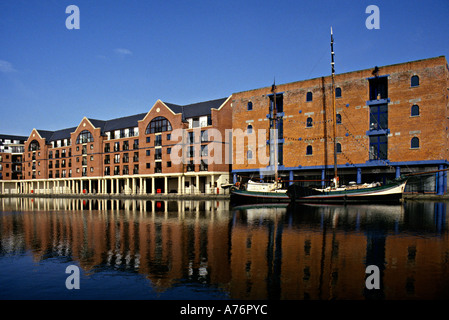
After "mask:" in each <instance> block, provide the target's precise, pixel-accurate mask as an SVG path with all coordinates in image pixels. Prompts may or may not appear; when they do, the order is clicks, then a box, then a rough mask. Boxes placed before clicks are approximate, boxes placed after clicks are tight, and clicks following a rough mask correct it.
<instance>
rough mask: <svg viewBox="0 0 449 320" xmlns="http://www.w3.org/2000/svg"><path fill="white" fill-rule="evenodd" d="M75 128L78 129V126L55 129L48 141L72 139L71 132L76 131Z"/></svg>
mask: <svg viewBox="0 0 449 320" xmlns="http://www.w3.org/2000/svg"><path fill="white" fill-rule="evenodd" d="M75 130H76V127H73V128H67V129H62V130H57V131H54V132H53V135H52V136H51V137H50V139H47V142H49V141H55V140H64V139H70V134H71V133H72V132H74V131H75Z"/></svg>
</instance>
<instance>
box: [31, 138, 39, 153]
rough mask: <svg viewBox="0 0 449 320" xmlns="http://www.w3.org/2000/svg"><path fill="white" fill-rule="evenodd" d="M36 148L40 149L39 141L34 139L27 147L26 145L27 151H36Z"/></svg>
mask: <svg viewBox="0 0 449 320" xmlns="http://www.w3.org/2000/svg"><path fill="white" fill-rule="evenodd" d="M36 150H40V145H39V142H37V141H36V140H33V141H31V143H30V145H29V147H28V151H36Z"/></svg>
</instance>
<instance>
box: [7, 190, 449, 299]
mask: <svg viewBox="0 0 449 320" xmlns="http://www.w3.org/2000/svg"><path fill="white" fill-rule="evenodd" d="M0 210H1V211H0V232H1V234H0V299H3V300H4V299H164V300H170V299H192V300H201V299H207V300H211V299H244V300H246V299H281V300H290V299H298V300H306V299H311V300H328V299H340V300H354V299H357V300H358V299H361V300H364V299H385V300H402V299H420V300H427V299H448V298H449V241H448V240H449V238H448V221H447V206H446V204H445V203H434V202H406V203H404V204H402V205H397V206H381V205H376V206H368V205H365V206H355V205H354V206H306V205H302V206H296V207H268V206H265V207H240V208H233V207H231V206H230V204H229V202H228V201H169V202H163V201H162V202H157V201H139V200H138V201H135V200H113V201H111V200H87V199H86V200H80V199H78V200H74V199H29V198H11V199H9V198H6V199H0ZM71 265H75V266H77V267H79V270H80V278H79V285H80V286H79V289H72V290H69V289H67V287H66V280H67V279H68V277H69V276H71V274H70V273H66V268H67V267H68V266H71ZM368 265H375V266H377V267H378V270H379V274H378V276H379V277H378V279H379V283H380V288H379V289H372V290H368V289H367V288H366V285H365V279H366V277H367V276H368V275H367V274H366V267H367V266H368Z"/></svg>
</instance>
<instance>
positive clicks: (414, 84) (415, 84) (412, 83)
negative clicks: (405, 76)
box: [410, 75, 419, 87]
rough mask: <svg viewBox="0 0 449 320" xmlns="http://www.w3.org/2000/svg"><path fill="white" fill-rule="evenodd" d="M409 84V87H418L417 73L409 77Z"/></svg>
mask: <svg viewBox="0 0 449 320" xmlns="http://www.w3.org/2000/svg"><path fill="white" fill-rule="evenodd" d="M410 86H411V87H419V77H418V76H417V75H414V76H413V77H412V78H411V79H410Z"/></svg>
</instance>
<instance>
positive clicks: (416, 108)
mask: <svg viewBox="0 0 449 320" xmlns="http://www.w3.org/2000/svg"><path fill="white" fill-rule="evenodd" d="M410 115H411V116H412V117H417V116H419V106H418V105H416V104H415V105H413V106H412V110H411V113H410Z"/></svg>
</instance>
